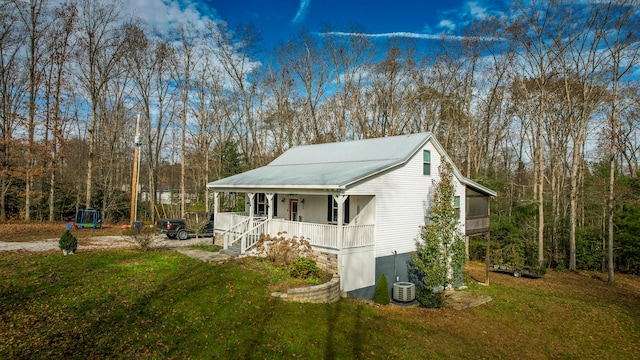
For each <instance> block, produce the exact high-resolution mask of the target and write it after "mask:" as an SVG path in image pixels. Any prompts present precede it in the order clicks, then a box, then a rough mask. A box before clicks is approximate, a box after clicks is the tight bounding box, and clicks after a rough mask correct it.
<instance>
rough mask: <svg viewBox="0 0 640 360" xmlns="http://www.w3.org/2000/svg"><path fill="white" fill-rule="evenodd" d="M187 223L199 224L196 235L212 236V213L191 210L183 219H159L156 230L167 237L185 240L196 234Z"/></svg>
mask: <svg viewBox="0 0 640 360" xmlns="http://www.w3.org/2000/svg"><path fill="white" fill-rule="evenodd" d="M187 224H190V225H192V226H196V225H200V226H201V229H200V232H199V234H198V236H201V237H213V213H207V212H192V213H186V214H185V219H160V220H158V224H157V227H158V231H160V232H161V233H163V234H166V235H167V237H168V238H169V239H176V238H177V239H178V240H187V239H188V238H190V237H195V236H196V234H195V232H194V231H193V230H192V229H190V228H189V226H187Z"/></svg>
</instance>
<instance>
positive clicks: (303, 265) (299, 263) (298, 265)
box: [289, 257, 320, 279]
mask: <svg viewBox="0 0 640 360" xmlns="http://www.w3.org/2000/svg"><path fill="white" fill-rule="evenodd" d="M289 275H291V276H293V277H295V278H298V279H309V278H317V277H319V276H320V268H319V267H318V265H316V262H315V261H313V260H311V259H308V258H303V257H301V258H298V259H296V260H294V261H293V262H292V263H291V265H289Z"/></svg>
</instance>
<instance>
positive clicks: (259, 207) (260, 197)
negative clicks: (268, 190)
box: [254, 193, 269, 216]
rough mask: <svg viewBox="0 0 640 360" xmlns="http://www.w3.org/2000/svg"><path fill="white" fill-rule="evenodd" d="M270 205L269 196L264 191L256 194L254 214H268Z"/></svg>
mask: <svg viewBox="0 0 640 360" xmlns="http://www.w3.org/2000/svg"><path fill="white" fill-rule="evenodd" d="M268 206H269V202H268V201H267V197H266V196H265V195H264V194H263V193H259V194H256V199H255V210H254V215H258V216H265V215H267V207H268Z"/></svg>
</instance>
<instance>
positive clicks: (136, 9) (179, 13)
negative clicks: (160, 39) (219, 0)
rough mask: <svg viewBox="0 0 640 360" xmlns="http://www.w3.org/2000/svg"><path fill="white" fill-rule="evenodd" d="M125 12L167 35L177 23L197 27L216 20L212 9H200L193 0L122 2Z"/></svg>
mask: <svg viewBox="0 0 640 360" xmlns="http://www.w3.org/2000/svg"><path fill="white" fill-rule="evenodd" d="M121 1H122V5H123V9H124V12H125V13H127V14H128V15H130V16H135V17H138V18H140V19H141V20H143V21H144V22H145V23H146V24H147V25H148V26H149V28H150V29H154V30H155V31H158V32H159V33H165V32H166V31H167V30H168V29H170V28H173V27H174V25H175V24H176V23H191V24H193V25H195V26H196V27H200V25H204V23H205V22H207V21H208V20H210V19H212V20H214V19H216V18H217V12H216V11H215V9H212V8H202V7H198V4H199V3H198V2H195V1H191V0H121Z"/></svg>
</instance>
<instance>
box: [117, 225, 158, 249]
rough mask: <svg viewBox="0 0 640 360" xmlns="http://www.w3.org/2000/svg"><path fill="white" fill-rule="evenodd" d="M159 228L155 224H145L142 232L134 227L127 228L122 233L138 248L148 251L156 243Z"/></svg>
mask: <svg viewBox="0 0 640 360" xmlns="http://www.w3.org/2000/svg"><path fill="white" fill-rule="evenodd" d="M156 233H157V230H156V228H155V226H147V225H143V226H142V229H141V231H140V232H138V231H135V230H134V229H126V230H124V231H122V235H124V236H126V237H125V238H124V239H125V240H126V241H127V242H129V243H133V245H135V246H136V247H137V248H138V249H140V250H142V251H147V250H149V249H150V248H151V247H153V245H154V244H155V242H156V240H157V237H156Z"/></svg>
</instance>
